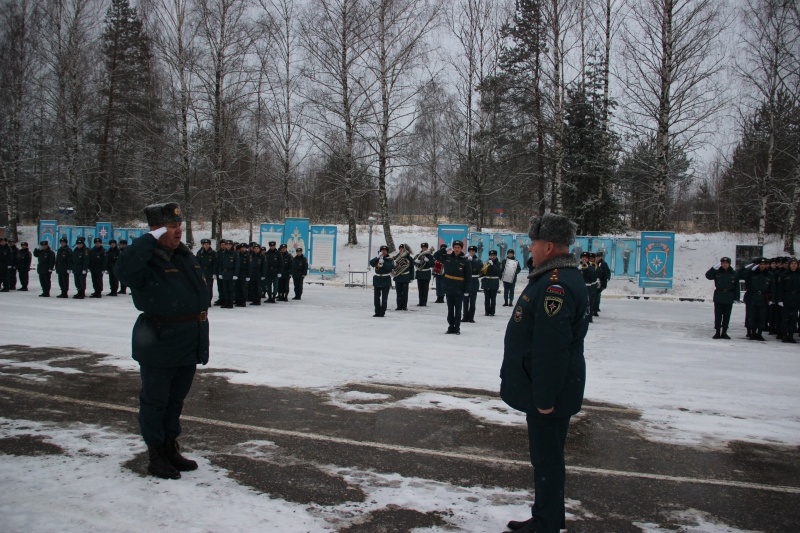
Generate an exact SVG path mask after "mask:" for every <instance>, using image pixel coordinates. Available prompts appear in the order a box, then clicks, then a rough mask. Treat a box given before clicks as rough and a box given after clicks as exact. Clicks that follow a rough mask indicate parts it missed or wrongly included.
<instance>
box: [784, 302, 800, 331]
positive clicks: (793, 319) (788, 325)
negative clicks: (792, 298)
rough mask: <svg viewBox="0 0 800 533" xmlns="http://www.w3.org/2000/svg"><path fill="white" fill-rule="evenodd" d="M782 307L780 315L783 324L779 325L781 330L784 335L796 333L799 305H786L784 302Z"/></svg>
mask: <svg viewBox="0 0 800 533" xmlns="http://www.w3.org/2000/svg"><path fill="white" fill-rule="evenodd" d="M781 309H782V311H783V312H782V313H781V316H782V318H783V325H782V326H781V331H782V332H783V334H784V335H794V334H795V333H797V319H798V314H799V313H800V307H798V306H796V305H786V304H784V305H783V307H782V308H781Z"/></svg>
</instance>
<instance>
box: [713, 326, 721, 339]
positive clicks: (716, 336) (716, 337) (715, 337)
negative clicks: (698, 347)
mask: <svg viewBox="0 0 800 533" xmlns="http://www.w3.org/2000/svg"><path fill="white" fill-rule="evenodd" d="M714 331H715V333H714V336H713V337H711V338H712V339H721V338H722V337H720V336H719V328H717V329H716V330H714Z"/></svg>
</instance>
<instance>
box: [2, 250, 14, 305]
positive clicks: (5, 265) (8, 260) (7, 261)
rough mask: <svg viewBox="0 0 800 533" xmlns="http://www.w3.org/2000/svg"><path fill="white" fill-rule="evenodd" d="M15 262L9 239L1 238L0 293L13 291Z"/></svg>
mask: <svg viewBox="0 0 800 533" xmlns="http://www.w3.org/2000/svg"><path fill="white" fill-rule="evenodd" d="M13 262H14V256H13V252H12V251H11V246H9V245H8V239H7V238H5V237H0V292H8V291H10V290H11V280H10V277H11V265H12V263H13Z"/></svg>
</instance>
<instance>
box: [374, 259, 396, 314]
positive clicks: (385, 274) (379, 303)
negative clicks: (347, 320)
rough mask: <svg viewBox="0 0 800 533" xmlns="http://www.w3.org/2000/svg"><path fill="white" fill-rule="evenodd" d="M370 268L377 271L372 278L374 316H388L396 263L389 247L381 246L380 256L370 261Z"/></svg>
mask: <svg viewBox="0 0 800 533" xmlns="http://www.w3.org/2000/svg"><path fill="white" fill-rule="evenodd" d="M369 266H371V267H373V268H374V269H375V274H374V275H373V276H372V291H373V295H374V304H375V314H374V315H372V316H373V317H382V316H386V305H387V303H388V301H389V291H390V290H391V288H392V269H393V268H394V262H393V261H392V258H391V257H389V247H388V246H386V245H385V244H384V245H383V246H381V247H380V249H379V250H378V255H376V256H375V257H373V258H372V259H371V260H370V262H369Z"/></svg>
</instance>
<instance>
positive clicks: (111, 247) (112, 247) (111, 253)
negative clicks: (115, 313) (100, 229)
mask: <svg viewBox="0 0 800 533" xmlns="http://www.w3.org/2000/svg"><path fill="white" fill-rule="evenodd" d="M118 260H119V248H117V241H116V239H111V240H110V241H108V250H106V270H107V271H108V288H109V292H108V295H109V296H116V295H117V294H118V293H119V276H117V261H118Z"/></svg>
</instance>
